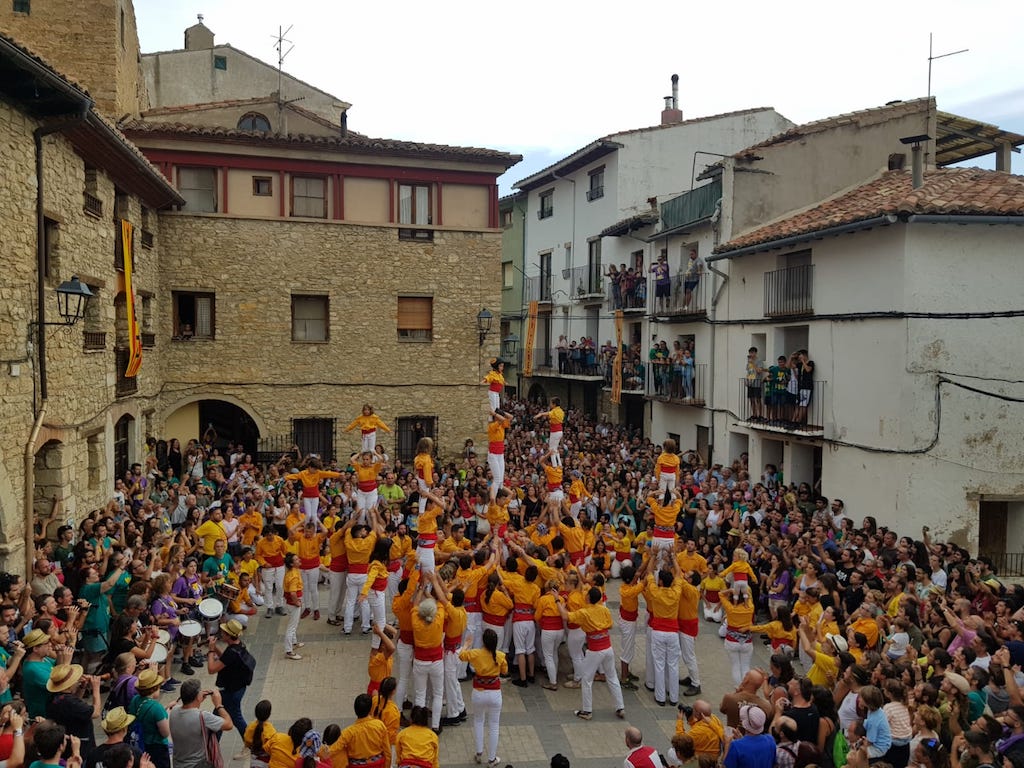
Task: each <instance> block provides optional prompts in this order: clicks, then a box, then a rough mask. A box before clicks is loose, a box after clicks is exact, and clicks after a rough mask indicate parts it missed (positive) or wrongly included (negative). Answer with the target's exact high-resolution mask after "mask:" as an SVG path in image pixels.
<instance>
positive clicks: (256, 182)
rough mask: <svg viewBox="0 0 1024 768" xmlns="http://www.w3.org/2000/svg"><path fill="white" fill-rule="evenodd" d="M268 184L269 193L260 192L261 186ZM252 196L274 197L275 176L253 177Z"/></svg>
mask: <svg viewBox="0 0 1024 768" xmlns="http://www.w3.org/2000/svg"><path fill="white" fill-rule="evenodd" d="M263 182H266V185H267V191H266V192H260V185H261V184H262V183H263ZM252 195H253V197H273V196H274V177H273V176H253V177H252Z"/></svg>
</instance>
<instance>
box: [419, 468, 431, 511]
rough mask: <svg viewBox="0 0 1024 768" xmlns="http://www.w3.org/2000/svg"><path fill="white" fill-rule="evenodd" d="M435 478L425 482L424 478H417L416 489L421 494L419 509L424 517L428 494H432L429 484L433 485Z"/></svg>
mask: <svg viewBox="0 0 1024 768" xmlns="http://www.w3.org/2000/svg"><path fill="white" fill-rule="evenodd" d="M433 481H434V478H430V479H429V480H424V479H423V478H422V477H417V478H416V488H417V489H418V490H419V492H420V500H419V508H420V514H421V515H422V514H423V512H424V510H425V509H426V508H427V493H429V492H430V486H429V485H427V483H432V482H433Z"/></svg>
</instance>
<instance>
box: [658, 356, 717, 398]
mask: <svg viewBox="0 0 1024 768" xmlns="http://www.w3.org/2000/svg"><path fill="white" fill-rule="evenodd" d="M647 365H648V366H649V369H648V372H647V395H648V396H649V397H652V398H655V399H657V400H663V401H666V402H670V403H679V404H681V405H704V392H705V388H706V387H707V375H708V364H707V363H695V364H693V365H689V366H686V365H677V364H674V363H672V362H669V363H667V364H666V363H648V364H647Z"/></svg>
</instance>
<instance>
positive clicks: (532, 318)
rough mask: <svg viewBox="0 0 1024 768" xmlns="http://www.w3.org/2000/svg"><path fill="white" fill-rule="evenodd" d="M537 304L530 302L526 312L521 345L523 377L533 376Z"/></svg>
mask: <svg viewBox="0 0 1024 768" xmlns="http://www.w3.org/2000/svg"><path fill="white" fill-rule="evenodd" d="M537 307H538V302H536V301H531V302H530V308H529V309H528V310H527V312H528V315H527V322H526V341H525V342H524V345H523V376H533V345H534V339H536V337H537Z"/></svg>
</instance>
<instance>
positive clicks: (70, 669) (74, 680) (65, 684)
mask: <svg viewBox="0 0 1024 768" xmlns="http://www.w3.org/2000/svg"><path fill="white" fill-rule="evenodd" d="M83 672H85V670H84V669H82V665H81V664H58V665H57V666H55V667H54V668H53V669H51V670H50V679H49V680H47V681H46V690H48V691H49V692H50V693H61V692H62V691H69V690H71V689H72V688H74V687H75V685H77V684H78V681H79V680H81V679H82V673H83Z"/></svg>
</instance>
